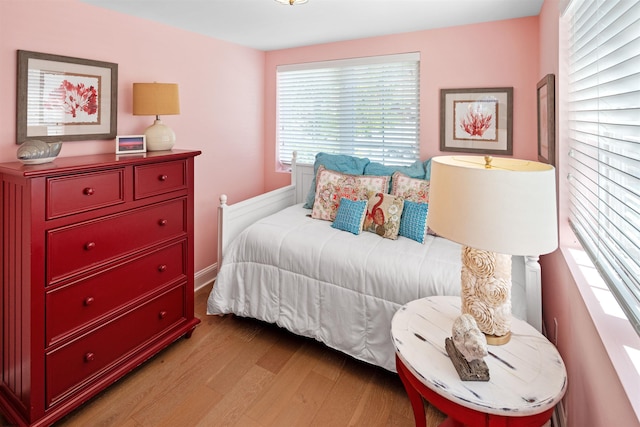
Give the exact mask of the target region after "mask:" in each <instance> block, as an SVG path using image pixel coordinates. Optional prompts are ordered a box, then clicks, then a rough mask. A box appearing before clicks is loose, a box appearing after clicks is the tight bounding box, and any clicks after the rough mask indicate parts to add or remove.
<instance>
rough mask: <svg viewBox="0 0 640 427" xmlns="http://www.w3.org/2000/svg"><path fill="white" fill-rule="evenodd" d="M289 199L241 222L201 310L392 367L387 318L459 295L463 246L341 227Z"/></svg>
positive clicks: (393, 369) (430, 237)
mask: <svg viewBox="0 0 640 427" xmlns="http://www.w3.org/2000/svg"><path fill="white" fill-rule="evenodd" d="M309 214H310V211H309V210H307V209H304V208H302V205H295V206H291V207H289V208H287V209H284V210H282V211H280V212H278V213H276V214H274V215H271V216H269V217H266V218H264V219H262V220H260V221H259V222H257V223H255V224H253V225H251V226H250V227H248V228H247V229H246V230H244V231H243V232H242V233H241V234H240V235H239V236H238V237H237V238H236V239H235V240H234V241H233V242H232V243H231V244H230V245H229V248H228V250H227V252H226V253H225V255H224V260H223V262H222V266H221V268H220V270H219V272H218V277H217V279H216V282H215V284H214V286H213V289H212V291H211V294H210V295H209V299H208V305H207V312H208V314H226V313H235V314H237V315H239V316H245V317H252V318H256V319H260V320H264V321H266V322H270V323H276V324H277V325H279V326H282V327H284V328H286V329H288V330H290V331H292V332H294V333H296V334H299V335H304V336H307V337H313V338H315V339H317V340H319V341H321V342H323V343H325V344H326V345H328V346H330V347H333V348H335V349H337V350H340V351H342V352H344V353H346V354H349V355H351V356H353V357H355V358H357V359H360V360H364V361H366V362H370V363H373V364H375V365H378V366H381V367H383V368H386V369H388V370H391V371H395V361H394V360H395V359H394V347H393V343H392V341H391V334H390V329H391V318H392V317H393V315H394V314H395V312H396V311H397V310H398V308H400V307H401V306H402V305H404V304H406V303H407V302H409V301H412V300H414V299H418V298H422V297H426V296H431V295H459V294H460V246H459V245H458V244H456V243H453V242H451V241H448V240H446V239H442V238H439V237H433V236H428V237H427V240H426V243H425V244H420V243H417V242H415V241H413V240H410V239H407V238H404V237H399V238H398V240H389V239H384V238H382V237H380V236H378V235H376V234H374V233H370V232H362V233H361V234H360V235H357V236H356V235H353V234H351V233H348V232H345V231H340V230H337V229H334V228H332V227H331V223H330V222H327V221H322V220H317V219H311V218H310V217H309V216H308V215H309Z"/></svg>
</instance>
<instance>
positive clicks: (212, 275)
mask: <svg viewBox="0 0 640 427" xmlns="http://www.w3.org/2000/svg"><path fill="white" fill-rule="evenodd" d="M217 274H218V263H215V262H214V263H213V264H211V265H210V266H208V267H205V268H203V269H202V270H200V271H197V272H196V274H195V276H194V286H193V287H194V291H197V290H198V289H202V288H204V287H205V286H207V285H210V284H211V283H212V282H213V281H214V280H215V279H216V275H217Z"/></svg>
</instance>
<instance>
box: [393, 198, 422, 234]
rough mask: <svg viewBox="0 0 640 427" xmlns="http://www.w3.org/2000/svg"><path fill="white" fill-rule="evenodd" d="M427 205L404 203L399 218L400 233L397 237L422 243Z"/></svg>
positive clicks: (407, 201) (406, 201)
mask: <svg viewBox="0 0 640 427" xmlns="http://www.w3.org/2000/svg"><path fill="white" fill-rule="evenodd" d="M428 211H429V205H428V204H426V203H416V202H412V201H411V200H405V201H404V208H403V209H402V217H400V231H399V232H398V235H400V236H404V237H407V238H409V239H411V240H415V241H416V242H418V243H424V239H425V236H426V235H427V212H428Z"/></svg>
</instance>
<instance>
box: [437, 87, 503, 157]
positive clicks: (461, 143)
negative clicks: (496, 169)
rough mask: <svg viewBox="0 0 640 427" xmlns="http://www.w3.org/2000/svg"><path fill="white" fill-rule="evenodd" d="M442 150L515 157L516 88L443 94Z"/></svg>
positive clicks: (441, 115) (448, 91) (441, 92)
mask: <svg viewBox="0 0 640 427" xmlns="http://www.w3.org/2000/svg"><path fill="white" fill-rule="evenodd" d="M440 150H441V151H454V152H468V153H483V154H502V155H512V154H513V87H497V88H478V89H441V90H440Z"/></svg>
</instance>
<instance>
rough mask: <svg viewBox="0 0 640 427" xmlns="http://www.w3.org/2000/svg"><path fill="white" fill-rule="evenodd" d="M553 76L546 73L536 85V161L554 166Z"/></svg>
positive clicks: (554, 111)
mask: <svg viewBox="0 0 640 427" xmlns="http://www.w3.org/2000/svg"><path fill="white" fill-rule="evenodd" d="M555 86H556V85H555V76H554V75H553V74H547V75H546V76H545V77H544V78H543V79H542V80H540V81H539V82H538V84H537V86H536V91H537V94H536V99H537V100H538V161H540V162H543V163H549V164H550V165H554V166H555V161H556V160H555V157H556V156H555V151H556V144H555V142H556V106H555V105H556V104H555V98H556V97H555V91H556V88H555Z"/></svg>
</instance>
